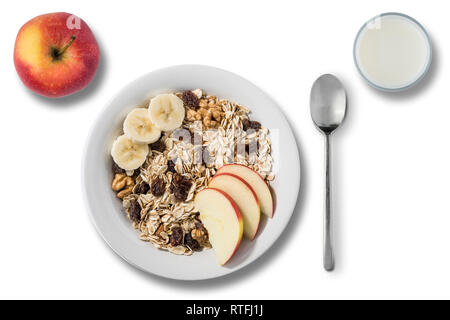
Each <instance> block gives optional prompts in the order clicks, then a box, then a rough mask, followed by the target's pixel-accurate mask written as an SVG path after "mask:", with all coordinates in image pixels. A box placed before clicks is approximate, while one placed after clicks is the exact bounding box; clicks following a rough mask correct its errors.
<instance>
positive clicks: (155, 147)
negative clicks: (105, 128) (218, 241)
mask: <svg viewBox="0 0 450 320" xmlns="http://www.w3.org/2000/svg"><path fill="white" fill-rule="evenodd" d="M249 114H250V110H249V109H248V108H246V107H244V106H242V105H239V104H237V103H234V102H231V101H228V100H226V99H219V98H218V97H216V96H213V95H207V94H206V93H205V92H203V91H202V90H201V89H196V90H192V91H190V90H188V91H184V92H176V93H173V94H163V95H158V96H156V97H154V98H153V99H151V101H150V104H149V108H136V109H134V110H132V111H131V112H130V114H129V115H128V116H127V118H126V119H125V121H124V134H123V135H122V136H120V137H118V138H117V139H116V141H115V142H114V144H113V146H112V152H111V154H112V157H113V160H114V162H113V180H112V185H111V187H112V189H113V190H114V191H115V192H116V193H117V197H118V198H120V199H121V201H122V204H123V207H124V209H125V212H126V215H127V217H128V218H129V220H130V221H131V222H132V224H133V227H134V228H135V229H137V230H138V231H139V238H140V239H141V240H143V241H148V242H150V243H152V244H153V245H154V246H155V247H157V248H160V249H164V250H167V251H169V252H171V253H175V254H183V255H191V254H192V253H193V252H195V251H200V250H202V249H203V248H210V247H211V243H210V241H209V234H208V230H207V228H205V225H204V224H203V223H202V221H201V218H200V217H199V212H198V210H197V209H196V207H195V205H194V197H195V195H196V194H197V193H198V192H199V191H201V190H203V189H205V188H207V187H208V184H209V183H210V181H211V179H212V177H214V175H215V174H216V172H217V170H218V169H219V168H221V167H222V166H224V165H227V164H232V163H235V164H241V165H243V166H246V167H248V168H250V169H252V170H254V171H256V172H257V173H258V174H259V175H260V176H261V177H262V178H263V179H264V180H265V181H266V182H267V183H269V181H271V180H273V179H274V175H273V174H272V163H273V159H272V156H271V141H270V139H269V137H268V134H269V132H268V129H267V128H265V127H264V126H262V125H261V124H260V123H259V122H257V121H252V120H250V117H249Z"/></svg>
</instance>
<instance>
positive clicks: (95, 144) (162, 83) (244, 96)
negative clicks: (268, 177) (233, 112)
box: [82, 65, 300, 280]
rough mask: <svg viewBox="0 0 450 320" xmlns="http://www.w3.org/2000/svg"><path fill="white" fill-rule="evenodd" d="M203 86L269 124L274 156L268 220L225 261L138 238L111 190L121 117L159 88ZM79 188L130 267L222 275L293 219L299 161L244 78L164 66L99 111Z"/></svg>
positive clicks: (173, 274) (279, 120) (277, 119)
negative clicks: (272, 198) (113, 151)
mask: <svg viewBox="0 0 450 320" xmlns="http://www.w3.org/2000/svg"><path fill="white" fill-rule="evenodd" d="M195 88H202V89H204V90H206V92H207V93H210V94H214V95H216V96H218V97H223V98H227V99H229V100H231V101H235V102H237V103H240V104H243V105H245V106H247V107H249V108H250V109H251V110H252V114H251V119H252V120H257V121H260V122H261V123H262V124H263V126H265V127H267V128H269V130H271V139H272V141H273V142H272V144H273V150H272V155H273V157H274V163H275V166H276V168H278V172H277V173H276V178H275V180H274V181H273V183H272V184H271V186H272V188H273V190H274V192H275V194H276V211H275V215H274V217H273V219H270V220H267V221H266V219H264V221H263V223H262V230H260V231H259V234H258V236H257V237H256V239H255V240H254V241H252V242H250V241H246V240H244V241H243V242H242V243H241V246H240V247H239V249H238V251H237V253H236V254H235V255H234V256H233V257H232V258H231V260H230V261H229V263H227V264H226V265H225V266H224V267H220V266H219V265H218V264H217V261H216V258H215V256H214V252H213V250H205V251H202V252H199V253H194V254H193V255H192V256H189V257H187V256H177V255H174V254H171V253H168V252H166V251H162V250H159V249H156V248H155V247H153V246H152V244H150V243H147V242H143V241H141V240H139V238H138V233H137V231H136V230H134V229H133V227H132V226H131V224H130V222H129V220H128V219H127V218H126V216H125V215H124V211H123V209H122V206H121V202H120V201H119V200H118V199H117V198H116V196H115V194H114V192H113V191H112V190H111V188H110V184H111V180H112V172H111V165H112V159H111V156H110V148H111V144H112V142H113V140H114V139H115V138H116V137H117V136H118V135H119V134H120V132H121V127H122V122H123V120H124V118H125V115H126V114H127V113H128V112H129V111H130V110H131V109H132V108H133V107H135V106H136V105H141V104H142V102H143V101H145V100H146V99H148V98H150V97H152V96H154V95H155V94H157V93H161V92H170V91H178V90H183V89H195ZM82 176H83V189H84V190H83V191H84V198H85V201H86V204H87V208H88V211H89V213H90V215H91V218H92V221H93V222H94V224H95V226H96V228H97V230H98V232H99V233H100V234H101V235H102V237H103V238H104V239H105V241H106V242H107V243H108V244H109V245H110V246H111V248H112V249H113V250H114V251H115V252H116V253H117V254H118V255H119V256H121V257H122V258H123V259H125V260H126V261H127V262H129V263H130V264H132V265H134V266H135V267H137V268H139V269H141V270H144V271H147V272H149V273H153V274H156V275H159V276H162V277H166V278H172V279H180V280H200V279H209V278H215V277H220V276H223V275H226V274H229V273H231V272H234V271H236V270H238V269H240V268H242V267H244V266H246V265H248V264H249V263H251V262H253V261H255V260H256V259H257V258H258V257H260V256H261V255H262V254H263V253H264V252H266V251H267V250H268V249H269V248H270V246H271V245H272V244H273V243H274V242H275V241H276V240H277V239H278V237H279V236H280V234H281V233H282V232H283V230H284V229H285V227H286V225H287V224H288V222H289V219H290V218H291V215H292V212H293V210H294V207H295V203H296V201H297V196H298V192H299V187H300V159H299V155H298V150H297V145H296V142H295V138H294V135H293V133H292V131H291V128H290V127H289V124H288V122H287V121H286V119H285V117H284V116H283V114H282V113H281V111H280V109H279V108H278V107H277V105H276V104H275V102H274V101H273V100H272V99H271V98H270V97H268V96H267V95H266V94H265V93H264V92H263V91H261V90H260V89H259V88H258V87H256V86H255V85H253V84H252V83H250V82H249V81H247V80H245V79H243V78H241V77H240V76H237V75H235V74H233V73H230V72H228V71H224V70H221V69H216V68H212V67H207V66H199V65H183V66H175V67H169V68H165V69H161V70H157V71H154V72H151V73H148V74H146V75H144V76H142V77H140V78H139V79H137V80H135V81H133V82H132V83H130V84H129V85H127V86H126V87H125V88H123V89H122V90H121V91H120V92H119V93H118V94H117V95H116V96H115V98H114V99H112V100H111V101H110V102H109V103H108V104H107V105H106V107H105V109H104V110H103V111H102V112H101V114H100V117H99V118H98V119H97V121H96V122H95V125H94V127H93V129H92V131H91V133H90V135H89V138H88V141H87V145H86V149H85V155H84V165H83V173H82Z"/></svg>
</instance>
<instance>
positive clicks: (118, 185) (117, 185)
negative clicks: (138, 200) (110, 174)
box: [111, 173, 135, 199]
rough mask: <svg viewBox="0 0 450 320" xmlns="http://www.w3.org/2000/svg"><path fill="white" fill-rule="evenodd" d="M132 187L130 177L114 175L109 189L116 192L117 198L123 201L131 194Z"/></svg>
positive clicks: (121, 174)
mask: <svg viewBox="0 0 450 320" xmlns="http://www.w3.org/2000/svg"><path fill="white" fill-rule="evenodd" d="M134 185H135V183H134V180H133V178H132V177H129V176H127V175H126V174H125V173H116V174H115V175H114V179H113V181H112V183H111V189H113V190H114V191H116V192H117V197H118V198H120V199H123V198H125V197H126V196H128V195H130V194H131V193H132V192H133V187H134Z"/></svg>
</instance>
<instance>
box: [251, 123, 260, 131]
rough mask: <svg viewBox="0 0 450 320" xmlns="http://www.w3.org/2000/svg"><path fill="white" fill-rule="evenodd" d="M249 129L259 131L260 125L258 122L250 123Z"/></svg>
mask: <svg viewBox="0 0 450 320" xmlns="http://www.w3.org/2000/svg"><path fill="white" fill-rule="evenodd" d="M250 128H252V129H254V130H259V129H261V123H259V122H258V121H250Z"/></svg>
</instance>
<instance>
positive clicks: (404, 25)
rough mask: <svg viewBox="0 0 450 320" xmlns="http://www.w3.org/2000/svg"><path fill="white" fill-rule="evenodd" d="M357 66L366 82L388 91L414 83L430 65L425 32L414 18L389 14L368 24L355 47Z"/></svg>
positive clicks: (428, 46) (357, 39)
mask: <svg viewBox="0 0 450 320" xmlns="http://www.w3.org/2000/svg"><path fill="white" fill-rule="evenodd" d="M354 55H355V63H356V65H357V67H358V69H359V71H360V73H361V74H362V75H363V77H364V78H366V80H368V81H369V83H371V84H372V85H374V86H376V87H378V88H380V89H386V90H401V89H405V88H407V87H409V86H411V85H413V84H415V83H416V82H417V81H418V80H419V79H421V78H422V77H423V76H424V75H425V73H426V72H427V70H428V68H429V65H430V62H431V44H430V40H429V38H428V35H427V33H426V31H425V30H424V29H423V27H422V26H421V25H420V24H419V23H418V22H417V21H415V20H413V19H412V18H410V17H408V16H405V15H402V14H397V13H387V14H383V15H381V16H378V17H375V18H373V19H372V20H370V21H369V22H368V23H366V24H365V25H364V26H363V27H362V28H361V31H360V32H359V34H358V36H357V38H356V40H355V47H354Z"/></svg>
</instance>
